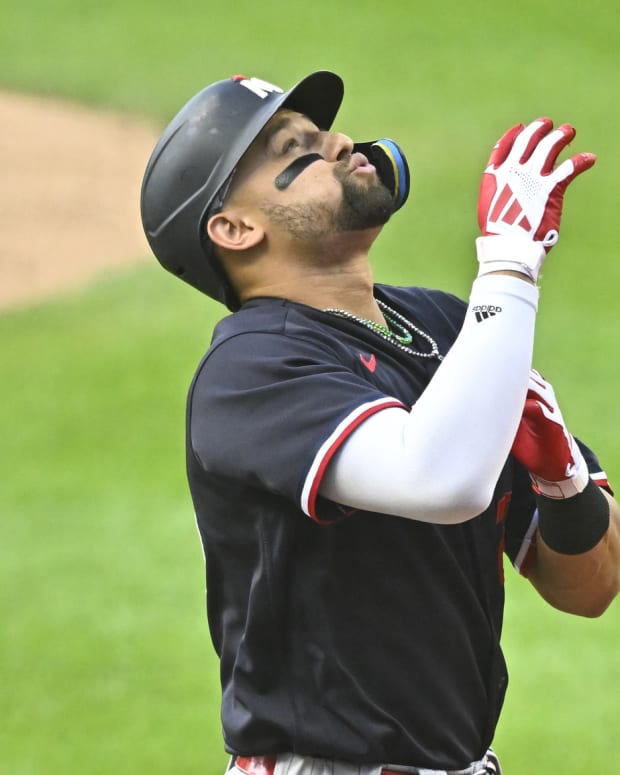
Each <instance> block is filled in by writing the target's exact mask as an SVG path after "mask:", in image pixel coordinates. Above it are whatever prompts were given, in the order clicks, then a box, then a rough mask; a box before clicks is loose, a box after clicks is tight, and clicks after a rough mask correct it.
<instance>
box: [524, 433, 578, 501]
mask: <svg viewBox="0 0 620 775" xmlns="http://www.w3.org/2000/svg"><path fill="white" fill-rule="evenodd" d="M571 442H572V443H571V454H572V456H573V460H574V464H573V465H572V466H571V475H570V476H569V477H568V478H567V479H562V480H561V481H559V482H549V481H547V480H546V479H542V478H541V477H540V476H536V475H535V474H532V473H530V479H531V480H532V485H533V487H534V490H535V492H536V493H537V494H538V495H544V496H545V498H552V499H553V500H564V499H565V498H573V497H574V496H575V495H579V493H581V492H583V491H584V490H585V488H586V487H587V485H588V483H589V482H590V472H589V471H588V464H587V463H586V461H585V459H584V457H583V455H582V454H581V450H580V449H579V447H578V446H577V443H576V442H575V440H574V439H573V438H572V437H571ZM567 473H568V472H567Z"/></svg>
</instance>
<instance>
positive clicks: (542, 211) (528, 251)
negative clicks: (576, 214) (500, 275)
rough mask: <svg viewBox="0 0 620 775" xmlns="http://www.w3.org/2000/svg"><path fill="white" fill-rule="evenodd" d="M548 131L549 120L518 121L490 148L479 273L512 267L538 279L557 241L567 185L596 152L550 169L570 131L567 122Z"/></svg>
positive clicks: (484, 184)
mask: <svg viewBox="0 0 620 775" xmlns="http://www.w3.org/2000/svg"><path fill="white" fill-rule="evenodd" d="M552 129H553V122H552V121H551V119H549V118H539V119H537V120H536V121H533V122H532V123H531V124H529V125H528V126H524V125H523V124H519V125H517V126H514V127H512V129H509V130H508V132H506V133H505V134H504V135H503V137H501V138H500V140H499V141H498V142H497V143H496V145H495V147H494V148H493V151H492V153H491V156H490V158H489V162H488V166H487V168H486V169H485V171H484V174H483V176H482V183H481V187H480V196H479V200H478V224H479V226H480V230H481V232H482V235H483V236H482V237H479V238H478V239H477V240H476V246H477V250H478V260H479V262H480V271H479V275H480V274H486V273H487V272H493V271H498V270H499V269H513V270H514V269H516V270H517V271H521V272H524V273H525V274H528V275H529V276H530V277H531V278H532V279H533V280H537V279H538V275H539V273H540V269H541V267H542V264H543V262H544V260H545V256H546V254H547V252H548V251H549V250H550V249H551V247H552V246H553V245H555V243H556V242H557V241H558V238H559V234H560V221H561V218H562V205H563V201H564V192H565V191H566V187H567V186H568V184H569V183H570V182H571V180H574V179H575V178H576V177H577V175H579V174H581V173H582V172H584V171H585V170H587V169H589V168H590V167H592V165H593V164H594V162H595V161H596V156H595V155H594V154H592V153H579V154H577V155H576V156H573V157H572V158H570V159H567V160H566V161H564V162H562V163H561V164H560V165H559V166H558V167H557V168H555V169H554V164H555V162H556V160H557V158H558V156H559V155H560V153H561V151H562V150H564V148H566V146H567V145H568V144H569V143H570V142H571V140H572V139H573V138H574V137H575V129H574V128H573V127H572V126H570V125H569V124H562V125H561V126H559V127H558V128H557V129H556V130H554V131H551V130H552ZM490 237H493V239H489V238H490ZM497 237H502V239H497ZM499 264H513V266H512V267H511V266H505V265H502V266H500V265H499ZM514 264H519V265H521V268H518V267H515V266H514Z"/></svg>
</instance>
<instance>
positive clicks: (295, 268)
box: [242, 246, 385, 324]
mask: <svg viewBox="0 0 620 775" xmlns="http://www.w3.org/2000/svg"><path fill="white" fill-rule="evenodd" d="M289 247H290V246H289ZM332 247H334V246H332ZM339 248H342V246H339ZM367 248H368V246H364V248H363V249H359V250H354V251H351V250H350V246H349V251H348V254H347V253H345V251H343V250H338V249H336V250H331V251H329V252H321V253H320V254H316V253H314V254H313V255H304V254H302V253H300V252H299V251H296V252H290V251H289V252H287V254H286V255H278V254H276V253H274V252H271V253H270V255H269V257H265V256H264V257H263V258H262V259H261V261H260V266H259V267H258V265H257V268H259V269H260V271H258V272H256V275H255V277H253V278H252V281H251V282H250V283H248V284H247V286H246V287H247V289H246V290H245V292H244V293H242V298H243V300H244V301H245V300H247V299H250V298H255V297H258V296H273V297H277V298H285V299H288V300H290V301H294V302H298V303H300V304H306V305H308V306H310V307H315V308H317V309H326V308H329V307H337V308H340V309H344V310H346V311H347V312H351V313H352V314H354V315H357V316H358V317H361V318H365V319H367V320H372V321H375V322H377V323H381V324H385V318H384V317H383V314H382V312H381V310H380V309H379V307H378V305H377V303H376V301H375V298H374V281H373V275H372V269H371V266H370V262H369V260H368V249H367ZM267 258H268V260H266V259H267Z"/></svg>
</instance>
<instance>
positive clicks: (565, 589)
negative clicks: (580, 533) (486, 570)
mask: <svg viewBox="0 0 620 775" xmlns="http://www.w3.org/2000/svg"><path fill="white" fill-rule="evenodd" d="M600 493H601V495H602V496H603V497H604V498H605V499H606V500H607V501H608V503H609V527H608V529H607V531H606V532H605V533H604V535H603V536H602V538H601V539H600V540H599V541H598V542H597V543H596V544H595V546H594V547H593V548H591V549H588V550H587V551H585V552H582V553H579V554H565V553H560V552H558V551H555V550H554V549H551V548H550V547H549V546H548V545H547V543H546V542H545V540H544V538H543V537H542V536H541V535H540V532H539V534H538V537H537V545H536V554H535V558H534V561H533V562H532V564H531V566H530V567H529V568H528V578H529V580H530V581H531V582H532V584H533V585H534V587H536V589H537V590H538V592H539V594H540V595H541V596H542V597H543V598H544V599H545V600H546V601H547V602H548V603H550V604H551V605H553V606H554V607H555V608H558V609H559V610H561V611H564V612H566V613H572V614H577V615H579V616H587V617H596V616H600V615H601V614H602V613H603V612H604V611H605V609H606V608H607V607H608V606H609V605H610V603H611V602H612V600H613V599H614V597H615V596H616V594H617V593H618V592H619V591H620V509H619V507H618V504H617V502H616V501H615V500H614V499H613V498H612V497H611V496H610V495H608V494H607V493H606V492H605V491H604V490H600Z"/></svg>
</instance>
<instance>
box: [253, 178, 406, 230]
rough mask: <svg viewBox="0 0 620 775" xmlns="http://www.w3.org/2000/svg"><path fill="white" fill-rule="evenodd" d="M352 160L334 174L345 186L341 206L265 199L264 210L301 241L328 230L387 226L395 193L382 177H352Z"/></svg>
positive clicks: (277, 223) (274, 221) (262, 205)
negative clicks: (361, 180) (363, 179)
mask: <svg viewBox="0 0 620 775" xmlns="http://www.w3.org/2000/svg"><path fill="white" fill-rule="evenodd" d="M347 167H348V163H343V164H342V165H336V167H335V168H334V177H335V178H336V179H337V180H338V181H339V182H340V184H341V186H342V201H341V202H340V205H339V207H338V208H337V209H336V210H334V208H333V207H331V206H330V205H328V204H327V203H323V202H311V203H308V204H303V205H301V204H300V205H294V204H293V205H276V204H273V203H272V202H263V203H262V204H261V209H262V210H263V212H264V213H266V215H268V216H269V218H270V219H271V220H272V221H273V223H275V224H276V225H277V226H280V227H282V228H283V229H285V230H286V231H287V232H288V233H289V234H290V236H291V237H294V238H295V239H298V240H300V241H304V242H305V241H308V240H313V239H316V238H318V237H321V236H324V235H325V234H326V233H328V232H330V231H331V232H337V233H342V232H347V231H363V230H364V229H374V228H377V227H379V226H383V225H384V224H385V223H387V222H388V220H389V218H390V216H391V214H392V206H393V202H392V195H391V194H390V192H389V191H388V189H387V188H386V187H385V186H384V185H383V183H381V181H380V180H379V178H378V177H377V179H376V180H375V181H374V182H372V183H370V184H369V185H368V184H366V185H364V184H362V183H359V182H358V181H356V180H354V179H352V177H351V175H350V174H348V171H347Z"/></svg>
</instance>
